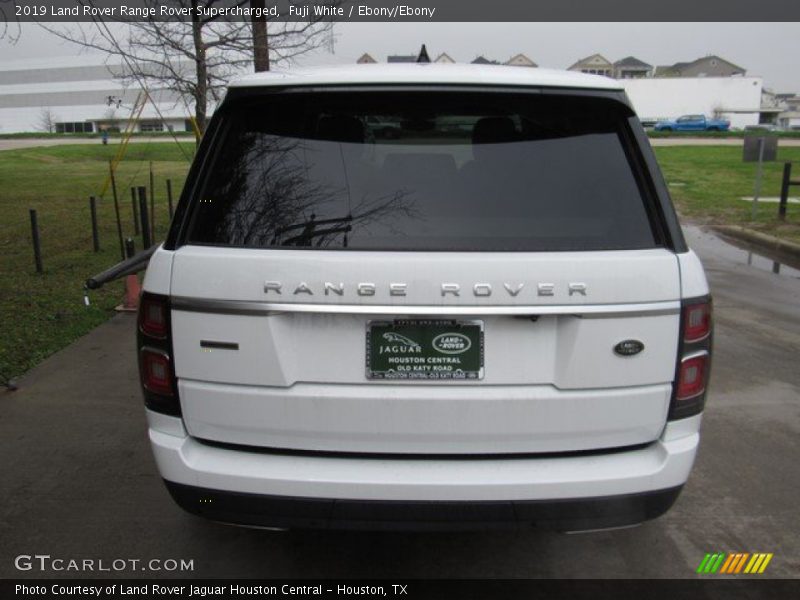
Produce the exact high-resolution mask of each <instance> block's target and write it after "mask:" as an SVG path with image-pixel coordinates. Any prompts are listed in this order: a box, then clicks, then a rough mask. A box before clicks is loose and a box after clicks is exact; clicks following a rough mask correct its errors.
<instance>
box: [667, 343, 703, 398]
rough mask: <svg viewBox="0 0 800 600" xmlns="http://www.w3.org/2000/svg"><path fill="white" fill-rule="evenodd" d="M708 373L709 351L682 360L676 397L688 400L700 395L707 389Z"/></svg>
mask: <svg viewBox="0 0 800 600" xmlns="http://www.w3.org/2000/svg"><path fill="white" fill-rule="evenodd" d="M707 374H708V353H707V352H703V353H702V354H698V355H695V356H689V357H687V358H684V359H683V360H682V361H681V367H680V371H679V373H678V390H677V392H676V394H675V399H676V400H678V401H679V402H680V401H681V400H688V399H689V398H694V397H695V396H699V395H700V394H702V393H703V392H704V391H705V389H706V375H707Z"/></svg>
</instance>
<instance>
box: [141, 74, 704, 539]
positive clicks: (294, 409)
mask: <svg viewBox="0 0 800 600" xmlns="http://www.w3.org/2000/svg"><path fill="white" fill-rule="evenodd" d="M372 123H382V124H387V123H388V124H391V128H392V131H393V135H391V136H387V135H375V134H374V132H372V131H371V128H370V124H372ZM144 290H145V291H144V294H143V296H142V301H141V309H140V314H139V333H138V349H139V361H140V372H141V379H142V385H143V389H144V396H145V403H146V406H147V416H148V422H149V432H150V440H151V443H152V447H153V452H154V454H155V458H156V462H157V464H158V468H159V470H160V473H161V475H162V477H163V478H164V480H165V482H166V484H167V487H168V488H169V491H170V492H171V494H172V496H173V497H174V498H175V500H176V501H177V502H178V504H180V505H181V506H182V507H183V508H185V509H186V510H188V511H190V512H192V513H195V514H198V515H202V516H205V517H208V518H211V519H214V520H218V521H225V522H230V523H238V524H247V525H254V526H263V527H277V528H294V527H318V528H324V527H355V528H395V527H409V528H461V527H478V526H487V525H488V526H498V525H508V524H519V525H532V526H536V527H548V528H555V529H558V530H586V529H597V528H606V527H617V526H624V525H629V524H632V523H637V522H641V521H643V520H646V519H650V518H654V517H656V516H658V515H660V514H662V513H663V512H664V511H666V510H667V509H668V508H669V507H670V506H671V505H672V503H673V502H674V501H675V499H676V497H677V496H678V493H679V491H680V489H681V487H682V486H683V485H684V483H685V482H686V480H687V478H688V476H689V472H690V470H691V467H692V463H693V461H694V457H695V452H696V450H697V445H698V439H699V437H698V432H699V428H700V419H701V413H702V410H703V403H704V396H705V387H706V380H707V377H708V370H709V362H710V358H709V351H710V339H711V304H710V298H709V290H708V286H707V283H706V279H705V276H704V273H703V269H702V267H701V265H700V262H699V261H698V259H697V257H696V256H695V254H694V253H692V252H691V251H690V250H688V249H687V247H686V245H685V242H684V239H683V237H682V235H681V230H680V228H679V225H678V221H677V219H676V216H675V213H674V210H673V207H672V205H671V202H670V199H669V196H668V193H667V189H666V187H665V184H664V182H663V179H662V177H661V175H660V172H659V170H658V166H657V164H656V161H655V158H654V155H653V153H652V150H651V148H650V145H649V143H648V141H647V138H646V136H645V133H644V131H643V129H642V127H641V125H640V123H639V121H638V119H637V117H636V116H635V114H634V112H633V110H632V109H631V106H630V103H629V102H628V100H627V98H626V96H625V94H624V92H623V91H622V89H621V87H620V84H619V83H617V82H616V81H614V80H613V79H609V78H605V77H596V76H590V75H581V74H576V73H566V72H559V71H548V70H544V69H523V68H515V67H499V66H488V67H479V66H445V65H429V64H421V65H417V64H412V65H388V66H387V65H372V66H369V65H359V66H354V67H344V68H334V69H317V70H303V71H299V70H298V71H292V72H273V73H267V74H259V75H253V76H250V77H247V78H244V79H242V80H239V81H238V82H236V83H234V84H233V85H232V86H231V87H230V90H229V92H228V95H227V97H226V98H225V100H224V102H223V103H222V105H221V106H220V108H219V109H218V110H217V112H216V114H215V115H214V118H213V120H212V122H211V125H210V127H209V129H208V131H207V133H206V135H205V138H204V139H203V143H202V145H201V147H200V149H199V151H198V155H197V158H196V159H195V161H194V165H193V167H192V169H191V171H190V173H189V176H188V180H187V183H186V186H185V190H184V193H183V196H182V198H181V201H180V205H179V207H178V209H177V212H176V215H175V219H174V221H173V223H172V228H171V231H170V233H169V236H168V239H167V240H166V242H165V243H164V244H163V246H162V247H160V248H159V249H158V250H157V251H156V252H155V254H154V255H153V257H152V260H151V262H150V265H149V268H148V271H147V276H146V278H145V282H144Z"/></svg>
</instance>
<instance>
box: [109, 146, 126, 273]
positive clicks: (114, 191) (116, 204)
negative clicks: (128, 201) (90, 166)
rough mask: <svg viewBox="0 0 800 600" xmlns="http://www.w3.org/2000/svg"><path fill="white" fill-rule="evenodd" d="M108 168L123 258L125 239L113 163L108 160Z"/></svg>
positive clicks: (120, 251)
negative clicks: (123, 237)
mask: <svg viewBox="0 0 800 600" xmlns="http://www.w3.org/2000/svg"><path fill="white" fill-rule="evenodd" d="M108 168H109V170H110V171H111V193H112V194H113V195H114V213H115V214H116V215H117V237H118V238H119V253H120V256H121V257H122V260H125V241H124V240H123V239H122V220H121V219H120V216H119V197H118V196H117V178H116V177H115V176H114V163H113V162H112V161H108Z"/></svg>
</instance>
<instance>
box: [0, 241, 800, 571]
mask: <svg viewBox="0 0 800 600" xmlns="http://www.w3.org/2000/svg"><path fill="white" fill-rule="evenodd" d="M688 237H689V241H690V244H691V245H692V246H694V247H695V248H696V249H697V251H698V252H699V254H700V255H701V257H702V258H703V259H704V262H705V265H706V268H707V272H708V275H709V277H710V280H711V283H712V287H713V292H714V301H715V311H716V323H717V327H716V334H715V354H714V367H713V378H712V391H711V394H710V397H709V400H708V405H707V411H706V416H705V421H704V428H703V436H702V444H701V449H700V453H699V457H698V460H697V464H696V466H695V469H694V471H693V474H692V476H691V479H690V481H689V483H688V485H687V486H686V488H685V490H684V492H683V494H682V495H681V497H680V498H679V499H678V502H677V504H676V505H675V507H674V508H673V509H672V510H671V511H670V512H669V513H667V515H665V516H664V517H662V518H660V519H658V520H656V521H652V522H649V523H646V524H644V525H642V526H640V527H637V528H633V529H626V530H618V531H610V532H601V533H594V534H581V535H561V534H555V533H542V532H537V531H527V530H526V531H515V532H488V533H486V532H482V533H424V534H415V533H334V532H288V533H281V532H268V531H258V530H248V529H241V528H235V527H229V526H224V525H219V524H215V523H210V522H206V521H204V520H201V519H198V518H195V517H193V516H190V515H188V514H185V513H183V512H182V511H181V510H180V509H179V508H177V507H176V506H175V504H174V503H173V502H172V500H171V499H170V498H169V496H168V494H167V492H166V490H165V489H164V486H163V485H162V483H161V481H160V480H159V478H158V475H157V473H156V469H155V465H154V463H153V460H152V458H151V455H150V450H149V447H148V443H147V439H146V427H145V419H144V414H143V409H142V401H141V397H140V393H139V389H138V385H137V376H136V365H135V352H134V320H133V317H132V316H131V315H120V316H117V317H115V318H113V319H112V320H111V321H109V322H108V323H106V324H104V325H102V326H100V327H98V328H97V329H96V330H94V331H92V332H91V333H90V334H89V335H87V336H85V337H84V338H82V339H80V340H78V341H77V342H76V343H75V344H73V345H72V346H70V347H69V348H66V349H65V350H63V351H61V352H59V353H57V354H56V355H54V356H52V357H51V358H49V359H48V360H46V361H44V362H43V363H42V364H41V365H39V366H38V367H36V368H35V369H33V370H32V371H31V372H29V373H28V374H27V375H25V376H24V377H22V378H20V379H19V385H20V389H19V390H18V391H17V392H13V393H10V392H9V393H3V394H0V471H1V472H2V482H3V483H2V485H0V540H2V542H0V577H29V576H34V577H42V576H84V577H85V576H92V573H91V572H89V573H75V572H54V571H45V572H44V573H41V572H39V571H36V570H34V571H18V570H16V569H15V567H14V558H15V557H16V556H18V555H20V554H49V555H51V556H52V557H60V558H66V559H70V558H77V559H84V558H89V559H101V558H102V559H104V560H105V561H108V562H107V564H108V563H110V561H111V560H113V559H141V560H149V559H169V558H172V559H178V560H180V559H185V560H193V564H194V570H193V571H192V572H187V573H180V572H175V573H164V572H157V571H156V572H154V571H141V570H125V571H123V572H122V573H124V574H127V575H131V576H150V577H153V576H169V575H177V576H193V577H404V578H409V577H422V578H425V577H439V578H441V577H444V578H447V577H474V578H488V577H652V578H675V577H693V576H695V575H694V572H695V569H696V568H697V566H698V564H699V563H700V561H701V560H702V558H703V556H704V555H705V553H706V552H716V551H724V552H773V553H774V554H775V556H774V558H773V560H772V562H771V563H770V565H769V568H768V569H767V572H766V574H765V576H771V577H799V576H800V536H798V517H797V515H798V510H797V494H798V491H799V490H800V469H798V458H800V368H798V348H800V272H797V271H793V270H791V269H786V268H783V269H782V271H781V274H777V275H776V274H774V273H772V272H771V264H770V263H769V261H764V260H763V259H756V260H752V261H751V262H752V263H753V264H752V265H748V264H747V263H748V259H747V253H746V252H745V251H741V250H737V249H733V248H732V247H730V246H727V245H725V244H723V243H721V242H719V241H718V240H717V239H716V238H714V237H713V236H711V235H710V234H705V233H702V232H700V231H699V230H696V229H691V230H690V231H689V234H688ZM112 574H113V573H112ZM97 575H98V576H99V575H103V573H97ZM104 575H106V576H107V575H108V573H104Z"/></svg>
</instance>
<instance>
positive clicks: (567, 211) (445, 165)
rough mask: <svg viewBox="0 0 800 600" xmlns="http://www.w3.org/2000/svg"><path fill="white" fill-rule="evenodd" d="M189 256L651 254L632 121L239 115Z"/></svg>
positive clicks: (285, 109) (371, 102)
mask: <svg viewBox="0 0 800 600" xmlns="http://www.w3.org/2000/svg"><path fill="white" fill-rule="evenodd" d="M222 110H223V113H222V115H221V118H222V130H221V138H220V141H219V142H218V143H217V148H216V149H215V150H214V151H213V152H212V158H211V160H210V163H209V164H210V167H209V168H208V169H207V171H206V173H205V174H204V175H203V179H202V181H201V186H200V188H199V189H200V193H199V194H198V195H197V197H195V198H193V199H192V209H191V213H190V222H189V227H188V233H187V235H186V242H188V243H195V244H211V245H225V246H244V247H259V248H277V247H291V248H324V249H356V250H453V251H542V250H601V249H609V250H610V249H634V248H649V247H653V246H654V245H655V240H654V236H653V232H652V228H651V225H650V222H649V219H648V214H647V210H646V203H645V201H644V198H643V196H642V192H641V189H640V185H639V184H638V183H637V180H636V177H635V176H634V170H633V169H632V166H631V159H630V157H629V156H628V153H626V148H625V142H624V140H625V139H627V138H626V137H625V136H624V131H625V128H626V127H627V119H628V117H629V116H630V113H629V110H628V109H627V108H626V107H624V106H623V105H622V104H620V103H618V102H616V101H613V100H609V99H598V98H593V97H580V96H566V95H565V96H554V95H542V94H511V93H509V94H501V93H483V94H476V93H453V92H425V93H422V92H353V93H341V92H336V93H335V92H330V93H324V94H322V93H293V94H275V93H273V94H265V95H264V96H261V97H256V98H253V97H250V98H241V99H238V100H233V101H231V102H228V103H227V104H226V107H225V108H224V109H222Z"/></svg>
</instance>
